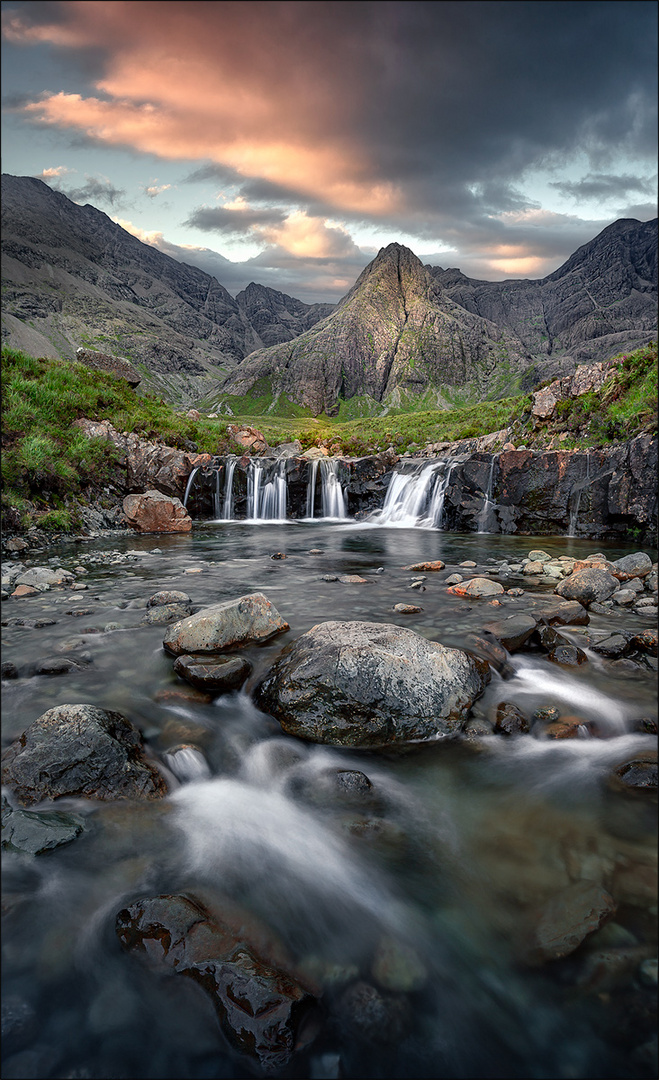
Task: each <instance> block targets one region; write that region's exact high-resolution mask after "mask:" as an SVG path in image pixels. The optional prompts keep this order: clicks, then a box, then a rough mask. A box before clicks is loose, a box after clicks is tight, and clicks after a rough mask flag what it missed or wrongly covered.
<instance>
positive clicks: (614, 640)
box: [591, 634, 629, 660]
mask: <svg viewBox="0 0 659 1080" xmlns="http://www.w3.org/2000/svg"><path fill="white" fill-rule="evenodd" d="M591 648H592V650H593V652H596V653H599V654H600V655H601V656H608V657H610V658H611V659H613V660H617V659H618V657H620V656H622V655H623V653H625V652H628V651H629V639H628V638H627V637H626V636H625V635H624V634H609V636H608V637H606V638H604V639H603V640H602V641H597V642H595V643H594V644H593V645H592V646H591Z"/></svg>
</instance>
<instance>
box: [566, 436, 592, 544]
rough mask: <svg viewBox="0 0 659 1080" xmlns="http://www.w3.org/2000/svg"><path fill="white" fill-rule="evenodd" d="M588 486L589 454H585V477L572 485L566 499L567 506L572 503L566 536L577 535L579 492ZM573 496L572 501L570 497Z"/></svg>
mask: <svg viewBox="0 0 659 1080" xmlns="http://www.w3.org/2000/svg"><path fill="white" fill-rule="evenodd" d="M589 485H590V452H588V451H587V452H586V476H585V478H584V479H583V480H577V482H576V483H575V484H573V485H572V490H571V491H570V495H569V498H568V505H569V503H570V501H572V509H571V510H570V524H569V527H568V536H576V535H577V523H578V521H579V505H580V503H581V492H582V491H583V490H584V488H586V487H588V486H589ZM573 495H574V496H575V498H574V499H573V498H572V496H573Z"/></svg>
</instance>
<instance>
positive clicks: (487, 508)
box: [477, 455, 495, 533]
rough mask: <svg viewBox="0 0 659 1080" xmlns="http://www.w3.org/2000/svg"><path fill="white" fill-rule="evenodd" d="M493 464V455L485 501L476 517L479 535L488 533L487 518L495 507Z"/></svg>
mask: <svg viewBox="0 0 659 1080" xmlns="http://www.w3.org/2000/svg"><path fill="white" fill-rule="evenodd" d="M494 462H495V458H494V455H492V461H491V462H490V475H489V477H488V479H487V491H486V492H485V499H484V502H483V506H482V509H481V511H480V513H479V515H478V529H477V532H479V533H485V532H489V530H488V527H487V526H488V518H489V517H490V515H491V513H492V511H493V510H494V506H495V503H494V502H493V501H492V480H493V477H494Z"/></svg>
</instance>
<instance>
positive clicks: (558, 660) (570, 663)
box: [547, 643, 588, 667]
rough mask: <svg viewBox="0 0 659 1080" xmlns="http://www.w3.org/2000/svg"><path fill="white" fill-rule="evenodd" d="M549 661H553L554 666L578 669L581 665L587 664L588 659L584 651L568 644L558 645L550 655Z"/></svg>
mask: <svg viewBox="0 0 659 1080" xmlns="http://www.w3.org/2000/svg"><path fill="white" fill-rule="evenodd" d="M547 659H548V660H551V662H552V664H560V665H562V666H563V667H577V666H578V665H579V664H585V663H586V662H587V660H588V657H587V656H586V654H585V652H584V651H583V649H580V648H579V647H578V646H577V645H570V644H569V643H568V644H565V645H563V644H561V645H557V646H556V647H555V648H554V649H552V651H551V652H550V653H549V656H548V657H547Z"/></svg>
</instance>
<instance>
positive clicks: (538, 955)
mask: <svg viewBox="0 0 659 1080" xmlns="http://www.w3.org/2000/svg"><path fill="white" fill-rule="evenodd" d="M615 912H616V904H615V901H614V899H613V897H612V896H611V895H610V894H609V893H608V892H607V891H606V889H604V888H602V886H601V885H598V884H597V883H596V882H594V881H578V882H577V883H576V884H574V885H570V886H568V888H567V889H563V890H562V892H560V893H558V894H557V895H556V896H554V897H552V898H551V900H549V901H548V903H547V904H546V905H545V907H544V908H543V910H542V911H541V912H540V914H539V918H538V924H537V926H536V928H535V930H534V933H533V937H532V943H531V948H530V952H529V956H528V959H529V960H530V961H531V962H536V963H542V962H543V961H546V960H558V959H560V958H561V957H563V956H568V955H569V954H570V953H572V952H574V950H575V949H577V948H578V947H579V945H581V942H582V941H584V940H585V938H586V937H588V935H589V934H592V933H593V932H594V931H595V930H599V928H600V927H601V926H603V925H604V923H605V922H607V921H608V920H609V919H611V918H613V916H614V915H615Z"/></svg>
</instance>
